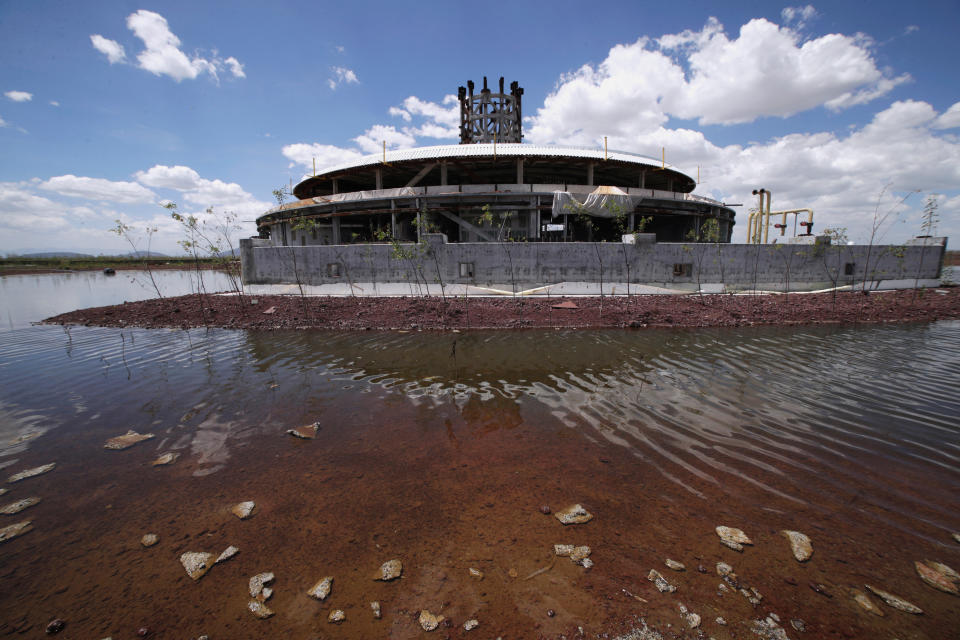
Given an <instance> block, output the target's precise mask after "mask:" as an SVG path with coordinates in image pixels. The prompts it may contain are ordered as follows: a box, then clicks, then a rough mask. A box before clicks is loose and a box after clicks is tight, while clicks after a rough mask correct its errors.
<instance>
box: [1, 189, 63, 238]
mask: <svg viewBox="0 0 960 640" xmlns="http://www.w3.org/2000/svg"><path fill="white" fill-rule="evenodd" d="M65 213H66V209H65V208H64V207H62V206H60V205H58V204H57V203H55V202H53V201H52V200H49V199H47V198H44V197H42V196H38V195H36V194H34V193H31V192H30V191H29V189H28V188H26V187H25V186H24V185H23V184H20V183H16V182H3V183H0V228H6V229H12V230H15V231H36V230H37V229H52V230H56V229H59V228H63V227H66V226H67V225H68V221H67V219H66V216H65Z"/></svg>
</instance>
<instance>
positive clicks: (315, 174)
mask: <svg viewBox="0 0 960 640" xmlns="http://www.w3.org/2000/svg"><path fill="white" fill-rule="evenodd" d="M313 177H314V178H316V177H317V156H313Z"/></svg>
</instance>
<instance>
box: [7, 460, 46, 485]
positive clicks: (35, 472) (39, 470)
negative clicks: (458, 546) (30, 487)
mask: <svg viewBox="0 0 960 640" xmlns="http://www.w3.org/2000/svg"><path fill="white" fill-rule="evenodd" d="M55 466H57V463H56V462H51V463H50V464H45V465H43V466H42V467H34V468H33V469H27V470H26V471H21V472H20V473H15V474H13V475H12V476H10V477H9V478H8V479H7V482H20V481H21V480H26V479H27V478H32V477H34V476H39V475H41V474H44V473H46V472H47V471H52V470H53V468H54V467H55Z"/></svg>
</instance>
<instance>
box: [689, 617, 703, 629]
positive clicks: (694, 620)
mask: <svg viewBox="0 0 960 640" xmlns="http://www.w3.org/2000/svg"><path fill="white" fill-rule="evenodd" d="M686 618H687V626H688V627H690V628H691V629H696V628H697V627H699V626H700V616H698V615H697V614H695V613H688V614H687V616H686Z"/></svg>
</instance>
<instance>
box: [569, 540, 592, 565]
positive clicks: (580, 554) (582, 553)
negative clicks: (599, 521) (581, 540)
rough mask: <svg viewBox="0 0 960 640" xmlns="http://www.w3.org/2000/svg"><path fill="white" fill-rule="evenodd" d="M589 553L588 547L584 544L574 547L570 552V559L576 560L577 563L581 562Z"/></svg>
mask: <svg viewBox="0 0 960 640" xmlns="http://www.w3.org/2000/svg"><path fill="white" fill-rule="evenodd" d="M589 555H590V547H588V546H586V545H584V546H581V547H574V549H573V553H571V554H570V560H571V561H573V562H576V563H577V564H583V561H584V560H585V559H586V558H587V557H588V556H589Z"/></svg>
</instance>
